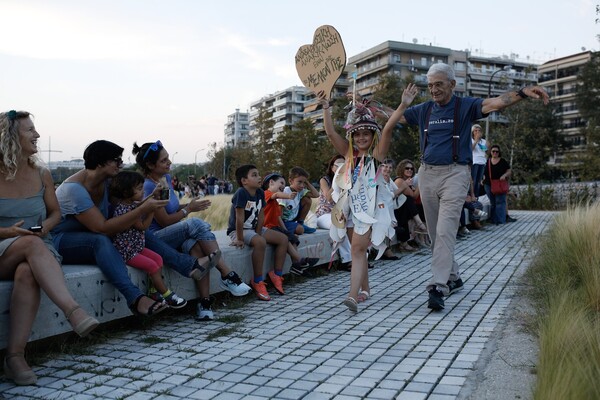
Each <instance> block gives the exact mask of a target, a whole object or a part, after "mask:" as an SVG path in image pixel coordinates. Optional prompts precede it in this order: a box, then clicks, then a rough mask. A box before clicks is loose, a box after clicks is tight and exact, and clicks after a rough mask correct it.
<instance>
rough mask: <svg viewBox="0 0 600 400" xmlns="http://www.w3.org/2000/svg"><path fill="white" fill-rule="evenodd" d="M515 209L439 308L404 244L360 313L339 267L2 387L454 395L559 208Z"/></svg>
mask: <svg viewBox="0 0 600 400" xmlns="http://www.w3.org/2000/svg"><path fill="white" fill-rule="evenodd" d="M511 215H512V216H514V217H517V218H518V221H517V222H515V223H511V224H507V225H503V226H490V225H487V226H486V228H485V229H484V230H482V231H474V232H472V233H471V235H469V237H468V238H467V239H462V240H459V241H458V243H457V248H456V254H457V259H458V262H459V264H460V265H461V269H462V277H463V280H464V282H465V288H464V290H462V291H460V292H458V293H455V294H454V295H452V296H450V297H448V298H447V299H446V308H445V310H443V311H442V312H431V311H430V310H429V309H428V308H427V295H426V292H425V291H424V287H425V285H426V283H427V282H428V280H429V278H430V271H429V263H430V253H429V252H428V251H420V252H418V253H414V254H406V253H403V254H402V255H401V259H400V260H399V261H378V262H376V264H375V268H374V269H372V270H369V277H370V281H371V288H372V289H371V291H372V298H371V299H370V300H368V301H367V302H365V303H361V304H360V312H359V313H358V314H352V313H351V312H350V311H348V310H347V309H346V307H344V306H343V305H341V304H340V303H341V301H342V300H343V299H344V298H345V296H346V295H347V290H348V286H349V274H348V273H347V272H332V273H331V274H329V275H326V276H321V277H318V278H313V279H309V280H306V281H304V282H301V283H295V284H294V285H289V286H287V289H286V295H285V296H278V295H277V294H275V293H273V294H272V296H273V300H272V301H270V302H261V301H258V300H253V301H249V302H248V303H247V304H245V305H243V306H242V307H240V308H237V309H221V310H219V311H218V317H221V318H223V317H226V316H227V317H228V321H227V322H223V321H219V320H216V321H214V322H209V323H206V322H196V321H194V320H193V319H192V318H190V317H188V316H184V315H178V316H172V317H168V318H163V319H161V317H157V318H158V321H157V322H156V323H154V324H152V326H151V327H150V328H149V329H139V330H135V331H130V332H127V333H117V334H115V335H114V337H111V338H109V339H108V340H106V341H104V342H102V343H101V344H96V345H93V346H91V347H90V348H89V349H87V350H88V351H87V352H86V353H89V354H85V355H69V354H56V355H55V356H53V357H52V359H50V360H47V361H45V362H43V364H42V365H37V366H35V368H34V369H35V372H36V373H37V374H38V376H39V381H38V384H37V386H28V387H16V386H14V385H13V384H11V383H9V382H7V381H6V380H4V378H3V377H2V378H0V398H3V399H45V400H47V399H70V398H75V399H78V400H79V399H81V400H87V399H128V400H134V399H136V400H137V399H140V400H141V399H165V400H169V399H227V400H233V399H305V400H309V399H319V400H320V399H336V400H338V399H339V400H341V399H400V400H417V399H419V400H420V399H430V400H451V399H455V398H457V397H458V395H459V393H460V391H461V388H462V387H463V386H464V385H465V382H466V381H467V379H468V378H469V377H470V376H474V374H475V372H476V371H475V366H476V364H477V361H478V360H479V358H480V356H481V355H482V353H483V352H484V349H485V347H486V344H487V343H488V341H489V338H490V336H491V335H492V334H493V331H494V329H495V328H496V327H497V325H498V323H499V322H500V321H502V319H503V317H504V316H505V313H506V312H507V306H508V305H509V303H510V300H511V298H512V296H513V294H514V291H515V286H516V285H515V282H516V279H517V278H518V276H519V275H520V274H521V272H522V271H523V269H524V266H526V265H527V264H528V263H529V262H530V260H531V256H532V252H533V248H534V247H533V245H534V242H535V238H536V237H537V235H539V234H540V233H542V232H543V231H544V230H545V229H546V228H547V226H548V224H549V222H550V221H551V220H552V217H553V215H554V214H552V213H547V212H524V211H521V212H517V211H513V212H511ZM209 334H212V336H214V337H213V338H212V339H211V340H209V339H208V335H209Z"/></svg>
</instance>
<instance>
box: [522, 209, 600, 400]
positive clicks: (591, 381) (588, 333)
mask: <svg viewBox="0 0 600 400" xmlns="http://www.w3.org/2000/svg"><path fill="white" fill-rule="evenodd" d="M528 278H529V281H530V282H532V290H531V293H530V294H531V296H532V299H533V301H534V303H535V304H536V307H537V309H538V322H537V333H538V335H539V342H540V353H539V365H538V368H537V371H538V379H537V384H536V388H535V392H534V398H535V399H544V400H546V399H557V400H558V399H561V400H565V399H598V398H600V314H599V311H600V205H599V204H595V205H589V206H579V207H574V208H570V209H568V210H567V211H565V212H564V213H562V214H560V215H559V216H558V217H557V218H556V220H555V222H554V224H553V225H552V226H551V227H550V229H549V231H548V233H547V235H546V236H545V237H544V238H543V239H542V241H541V243H540V248H539V251H538V254H537V257H536V259H535V261H534V263H533V264H532V267H531V268H530V270H529V271H528Z"/></svg>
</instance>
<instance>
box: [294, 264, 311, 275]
mask: <svg viewBox="0 0 600 400" xmlns="http://www.w3.org/2000/svg"><path fill="white" fill-rule="evenodd" d="M290 273H292V274H294V275H297V276H304V277H306V278H312V277H314V276H315V275H314V274H313V273H312V271H310V267H309V266H306V265H300V264H292V266H291V267H290Z"/></svg>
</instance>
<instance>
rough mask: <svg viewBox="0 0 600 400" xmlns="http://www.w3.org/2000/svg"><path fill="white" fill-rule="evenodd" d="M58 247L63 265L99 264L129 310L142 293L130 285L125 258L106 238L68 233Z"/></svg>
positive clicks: (81, 233) (90, 233)
mask: <svg viewBox="0 0 600 400" xmlns="http://www.w3.org/2000/svg"><path fill="white" fill-rule="evenodd" d="M55 246H56V249H57V250H58V252H59V253H60V255H61V256H62V257H63V264H97V265H98V267H99V268H100V270H101V271H102V273H103V274H104V275H106V277H107V278H108V281H109V282H110V283H112V284H113V285H114V287H115V288H117V290H118V291H119V292H121V294H122V295H123V296H125V300H126V301H127V304H128V305H129V306H131V305H133V303H134V302H135V300H136V299H137V298H138V297H140V296H141V295H142V294H143V293H142V291H141V290H140V288H138V287H137V286H135V285H134V284H133V282H131V279H130V278H129V274H128V272H127V267H126V266H125V261H123V257H121V254H120V253H119V252H118V251H117V249H116V248H115V246H113V244H112V240H111V239H110V238H109V237H108V236H106V235H103V234H100V233H93V232H65V233H63V234H62V237H61V239H60V240H59V241H58V243H56V241H55Z"/></svg>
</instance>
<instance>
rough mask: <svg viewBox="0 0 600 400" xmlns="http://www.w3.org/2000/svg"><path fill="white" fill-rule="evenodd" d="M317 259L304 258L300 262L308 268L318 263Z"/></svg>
mask: <svg viewBox="0 0 600 400" xmlns="http://www.w3.org/2000/svg"><path fill="white" fill-rule="evenodd" d="M319 260H320V259H319V258H311V257H305V258H303V259H302V261H303V262H304V265H306V266H307V267H308V268H310V267H314V266H315V265H316V264H317V263H318V262H319Z"/></svg>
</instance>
